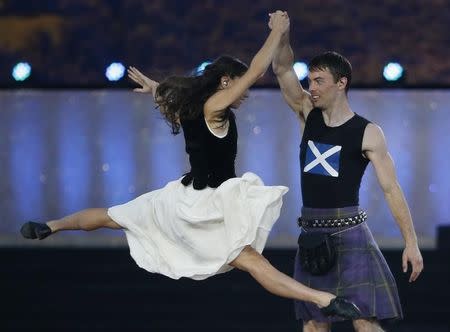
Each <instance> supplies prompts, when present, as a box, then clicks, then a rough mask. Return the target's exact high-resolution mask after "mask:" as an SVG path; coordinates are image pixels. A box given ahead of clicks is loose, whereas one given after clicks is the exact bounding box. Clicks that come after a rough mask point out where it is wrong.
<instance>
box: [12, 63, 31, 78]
mask: <svg viewBox="0 0 450 332" xmlns="http://www.w3.org/2000/svg"><path fill="white" fill-rule="evenodd" d="M30 74H31V66H30V64H29V63H27V62H19V63H18V64H16V65H15V66H14V68H13V70H12V76H13V77H14V79H15V80H16V81H25V80H26V79H27V78H28V77H30Z"/></svg>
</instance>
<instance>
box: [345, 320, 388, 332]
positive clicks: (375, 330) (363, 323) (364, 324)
mask: <svg viewBox="0 0 450 332" xmlns="http://www.w3.org/2000/svg"><path fill="white" fill-rule="evenodd" d="M353 327H354V328H355V331H356V332H384V330H383V329H382V328H381V326H380V324H379V323H378V321H376V320H375V319H357V320H354V321H353Z"/></svg>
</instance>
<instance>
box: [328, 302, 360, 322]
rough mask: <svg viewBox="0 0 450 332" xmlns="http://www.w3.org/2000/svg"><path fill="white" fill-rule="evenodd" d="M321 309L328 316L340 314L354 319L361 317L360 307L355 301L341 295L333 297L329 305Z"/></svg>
mask: <svg viewBox="0 0 450 332" xmlns="http://www.w3.org/2000/svg"><path fill="white" fill-rule="evenodd" d="M320 310H321V311H322V313H323V314H324V315H326V316H339V317H342V318H345V319H352V320H353V319H357V318H359V317H361V311H360V310H359V308H358V307H357V306H356V305H355V304H354V303H352V302H350V301H348V300H346V299H344V298H343V297H340V296H338V297H336V298H334V299H332V300H331V302H330V304H329V305H328V306H326V307H324V308H322V309H320Z"/></svg>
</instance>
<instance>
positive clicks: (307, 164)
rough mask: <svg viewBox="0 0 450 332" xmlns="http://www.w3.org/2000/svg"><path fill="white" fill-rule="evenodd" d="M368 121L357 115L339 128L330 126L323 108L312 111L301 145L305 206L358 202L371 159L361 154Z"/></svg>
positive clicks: (343, 204) (336, 206) (334, 206)
mask: <svg viewBox="0 0 450 332" xmlns="http://www.w3.org/2000/svg"><path fill="white" fill-rule="evenodd" d="M368 123H369V121H368V120H366V119H364V118H363V117H361V116H359V115H357V114H355V115H354V116H353V117H352V118H351V119H349V120H348V121H347V122H345V123H344V124H342V125H340V126H338V127H328V126H327V125H326V124H325V122H324V119H323V115H322V111H321V110H320V109H317V108H315V109H313V110H312V111H311V112H310V113H309V115H308V118H307V120H306V123H305V130H304V133H303V138H302V142H301V145H300V167H301V188H302V197H303V206H304V207H309V208H339V207H346V206H356V205H358V204H359V187H360V185H361V179H362V176H363V174H364V171H365V169H366V167H367V164H368V162H369V161H368V160H367V159H366V158H364V157H363V155H362V140H363V136H364V130H365V128H366V126H367V124H368Z"/></svg>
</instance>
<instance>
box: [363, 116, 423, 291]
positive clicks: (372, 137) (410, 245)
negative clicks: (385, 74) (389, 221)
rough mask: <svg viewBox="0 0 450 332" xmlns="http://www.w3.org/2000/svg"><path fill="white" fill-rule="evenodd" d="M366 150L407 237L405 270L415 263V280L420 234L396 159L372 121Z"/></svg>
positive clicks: (419, 268) (418, 270)
mask: <svg viewBox="0 0 450 332" xmlns="http://www.w3.org/2000/svg"><path fill="white" fill-rule="evenodd" d="M363 152H364V153H365V155H366V156H367V158H368V159H370V161H371V162H372V164H373V166H374V168H375V172H376V175H377V178H378V182H379V183H380V186H381V188H382V189H383V192H384V196H385V198H386V201H387V203H388V205H389V208H390V210H391V212H392V215H393V216H394V218H395V221H396V222H397V224H398V226H399V227H400V231H401V233H402V235H403V238H404V240H405V250H404V251H403V257H402V267H403V271H404V272H406V271H407V269H408V262H410V263H411V265H412V273H411V276H410V279H409V281H410V282H411V281H415V280H416V279H417V277H418V276H419V274H420V273H421V272H422V270H423V260H422V255H421V254H420V250H419V247H418V244H417V236H416V232H415V230H414V225H413V222H412V218H411V213H410V211H409V207H408V203H407V202H406V199H405V196H404V195H403V191H402V189H401V187H400V184H399V183H398V180H397V175H396V172H395V167H394V162H393V160H392V157H391V155H390V154H389V152H388V150H387V145H386V140H385V138H384V135H383V131H382V130H381V128H380V127H378V126H376V125H374V124H369V125H368V126H367V128H366V131H365V133H364V138H363Z"/></svg>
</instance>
